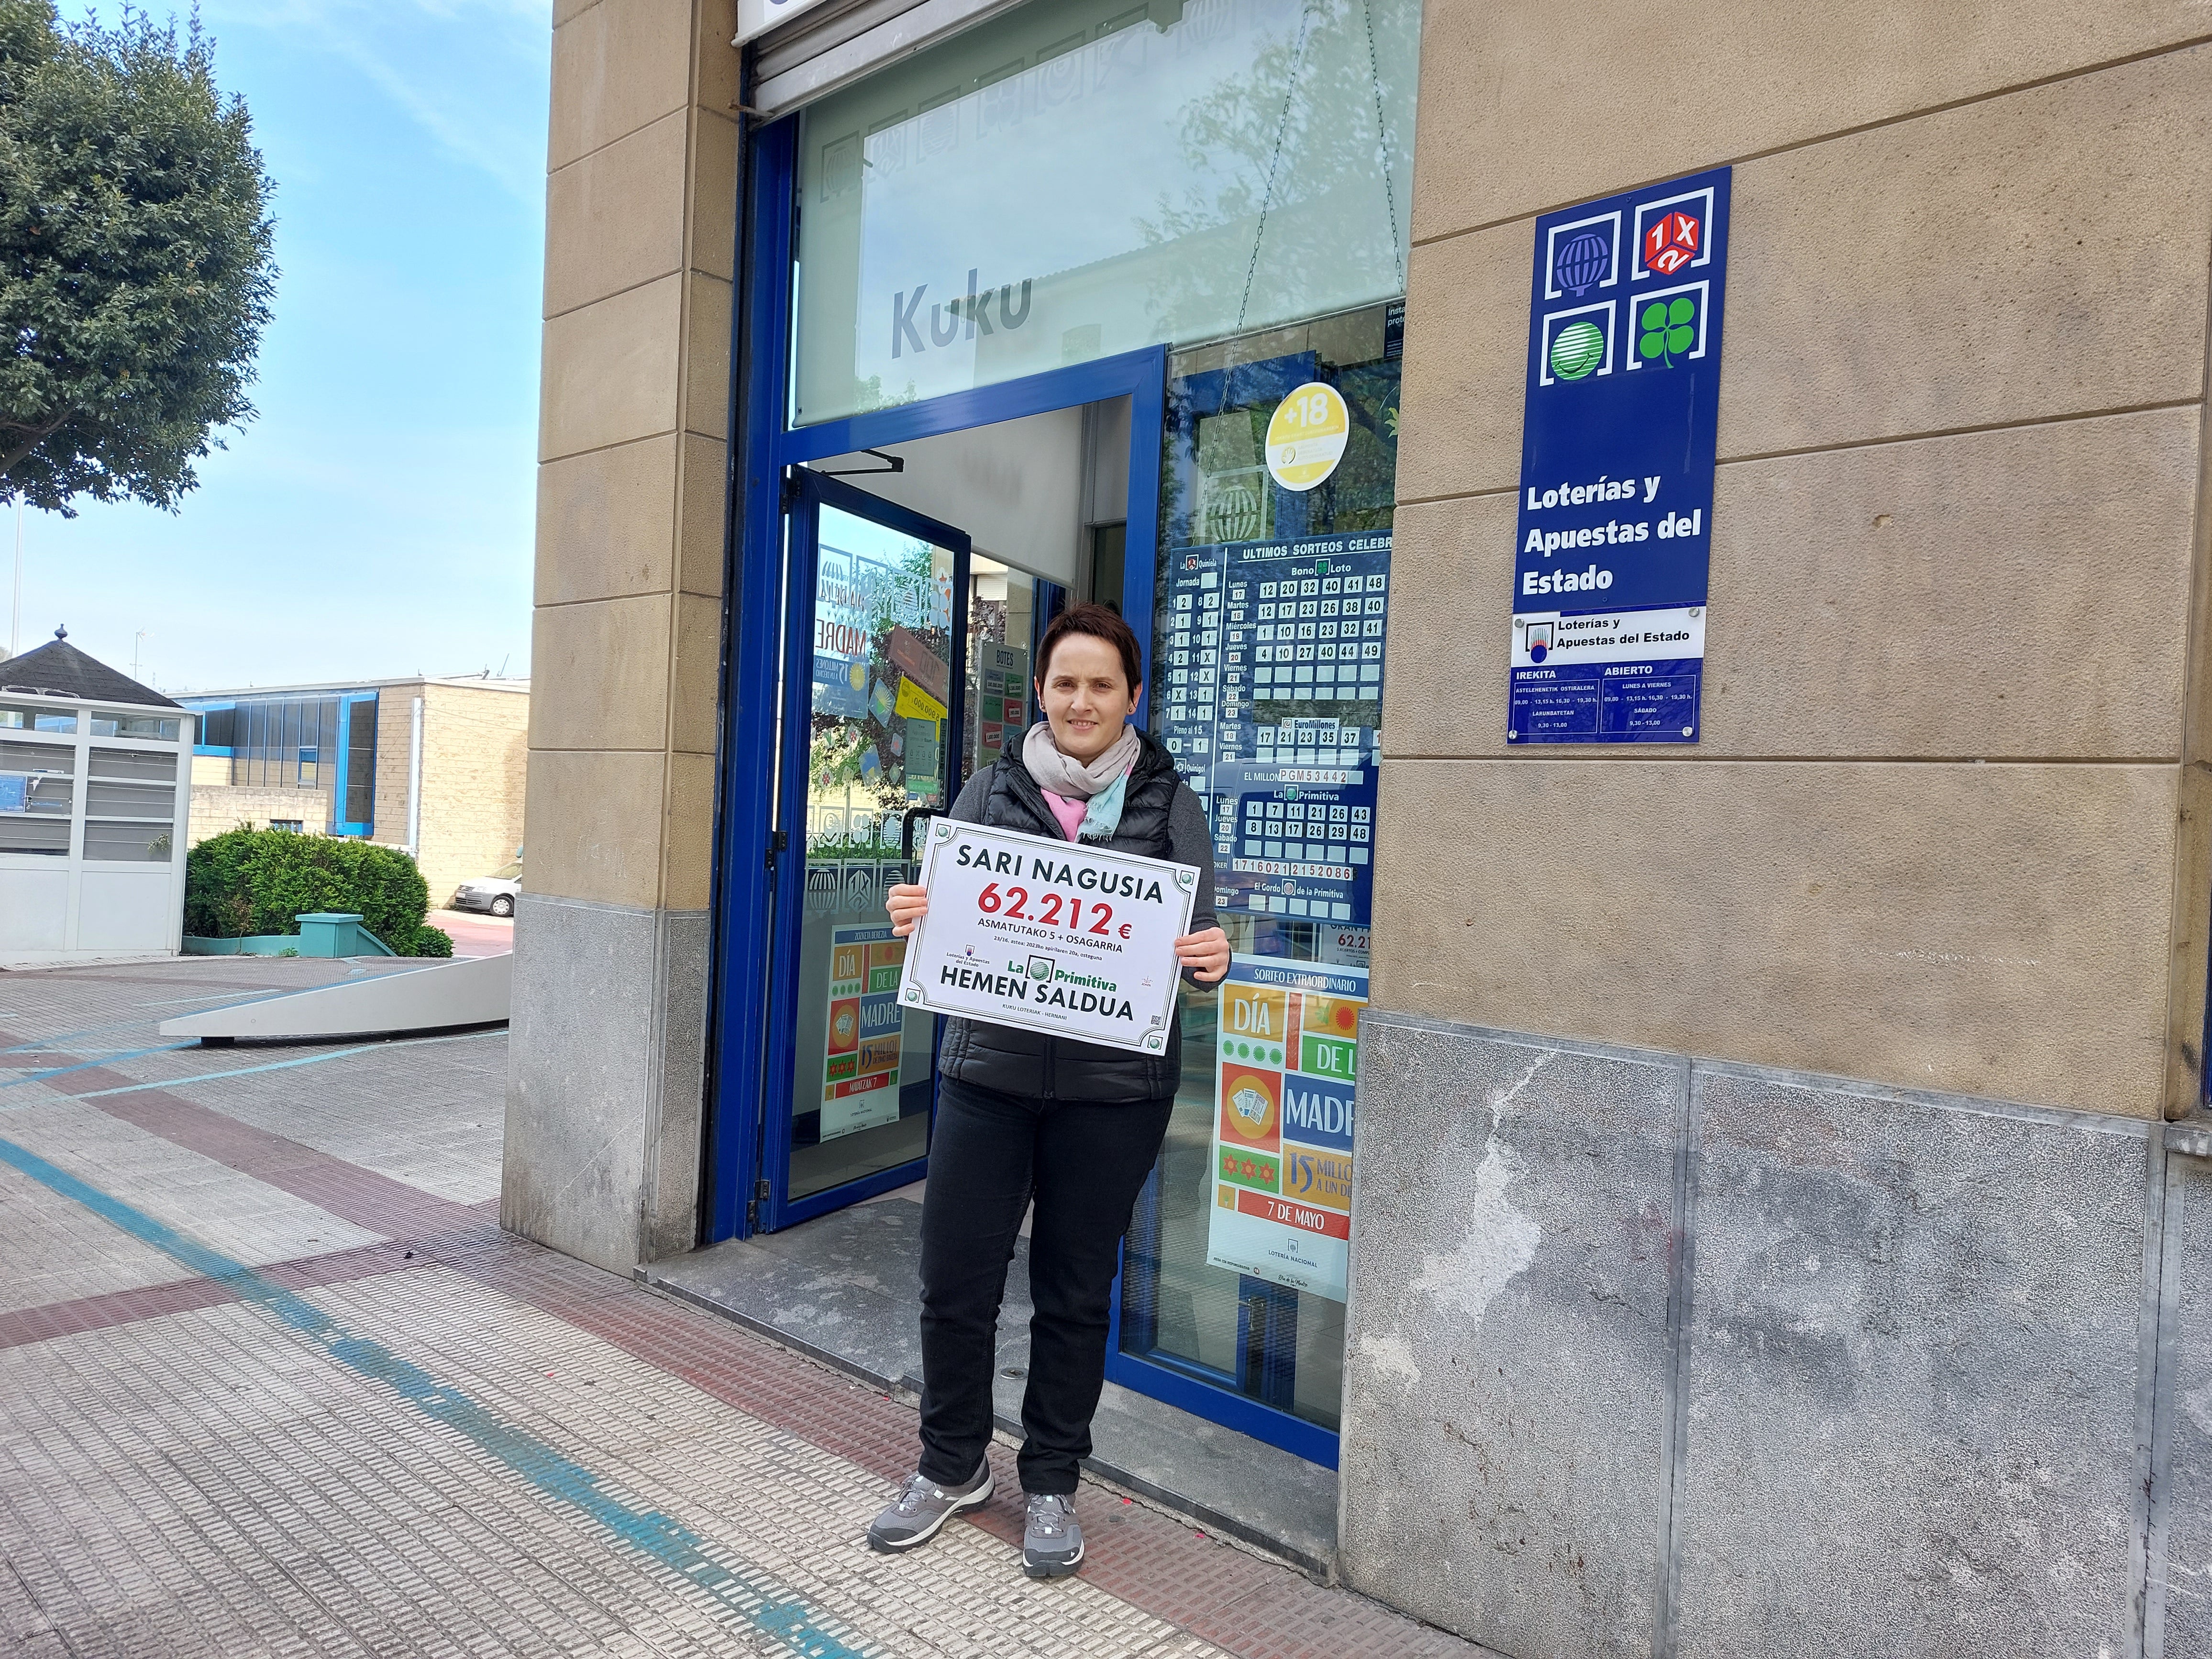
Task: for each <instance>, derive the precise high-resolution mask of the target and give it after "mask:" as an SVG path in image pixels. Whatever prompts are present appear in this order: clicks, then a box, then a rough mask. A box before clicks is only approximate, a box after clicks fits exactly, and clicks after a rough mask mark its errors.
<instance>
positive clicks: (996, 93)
mask: <svg viewBox="0 0 2212 1659" xmlns="http://www.w3.org/2000/svg"><path fill="white" fill-rule="evenodd" d="M1419 28H1420V12H1419V4H1418V3H1417V0H1154V3H1152V4H1150V5H1140V6H1137V7H1134V8H1131V7H1129V6H1127V5H1126V4H1124V3H1121V0H1033V3H1031V4H1029V5H1026V6H1024V7H1021V8H1019V9H1017V10H1014V11H1012V12H1008V13H1006V14H1005V15H1002V16H1000V17H997V18H994V19H993V20H991V21H988V22H986V23H984V24H981V25H980V26H979V27H975V28H973V29H969V30H968V31H966V32H965V33H961V34H959V35H957V36H955V37H953V38H952V39H951V40H947V41H945V42H944V43H943V44H941V45H939V46H934V47H932V48H931V49H930V50H928V51H927V52H921V53H918V54H916V55H915V57H913V58H909V59H908V60H906V61H905V62H903V63H902V64H896V65H893V66H891V67H890V68H887V69H884V70H881V71H879V72H878V73H877V74H875V75H872V76H869V77H868V78H867V79H866V80H865V81H862V82H859V83H857V84H855V85H854V86H852V87H849V88H845V89H843V90H842V91H839V92H836V93H833V94H830V95H829V97H827V98H825V99H823V100H821V101H820V102H818V103H817V104H814V105H812V106H810V107H809V108H808V109H807V110H806V111H805V112H804V114H803V116H802V118H801V119H802V122H803V125H802V127H801V131H800V138H799V154H800V160H799V175H800V176H799V203H800V208H801V211H800V218H799V256H798V260H797V271H796V280H797V283H798V289H799V293H798V303H797V307H796V310H797V315H798V329H797V334H796V340H795V346H794V352H793V391H792V400H793V423H794V424H798V425H804V424H808V423H811V422H819V421H826V420H832V419H836V418H840V417H842V416H849V415H854V414H857V413H860V412H861V411H863V410H870V409H878V408H884V407H887V406H889V405H891V404H899V403H905V402H910V401H913V400H914V399H916V398H929V397H934V396H937V395H939V394H940V393H944V392H956V391H963V390H966V389H968V388H969V387H972V386H985V385H990V384H994V383H996V382H999V381H1002V380H1012V379H1014V378H1016V377H1018V376H1020V375H1024V374H1034V373H1036V372H1038V371H1040V370H1042V369H1048V368H1060V367H1062V366H1064V365H1066V364H1069V363H1076V362H1085V361H1088V360H1090V359H1092V358H1096V357H1100V356H1109V355H1112V354H1115V353H1118V352H1123V351H1128V350H1133V349H1136V348H1139V347H1141V346H1146V345H1154V344H1159V343H1189V342H1193V341H1201V340H1210V339H1220V338H1227V337H1237V336H1243V335H1249V334H1250V333H1251V332H1253V331H1255V330H1264V329H1268V328H1273V327H1277V326H1279V325H1285V324H1288V323H1292V322H1295V321H1296V320H1297V319H1302V318H1306V317H1311V316H1315V315H1318V314H1322V313H1330V312H1336V311H1341V310H1344V309H1346V308H1348V307H1356V306H1360V305H1365V304H1370V303H1373V302H1376V301H1385V300H1389V299H1391V298H1394V297H1395V296H1396V295H1401V294H1402V293H1403V292H1404V291H1405V286H1406V249H1407V225H1408V209H1409V204H1410V196H1409V192H1408V185H1409V182H1410V180H1411V178H1412V174H1413V99H1414V80H1415V67H1416V53H1417V48H1418V45H1419ZM1224 488H1225V490H1229V491H1230V492H1231V493H1230V495H1226V496H1225V498H1224V501H1223V504H1222V506H1221V507H1220V509H1219V510H1220V511H1221V512H1224V513H1232V514H1233V513H1235V512H1237V511H1243V510H1249V505H1247V504H1245V498H1244V497H1242V496H1237V495H1235V494H1234V491H1233V489H1232V487H1231V485H1229V484H1227V483H1225V486H1224ZM1225 522H1226V521H1225ZM1263 533H1264V532H1263Z"/></svg>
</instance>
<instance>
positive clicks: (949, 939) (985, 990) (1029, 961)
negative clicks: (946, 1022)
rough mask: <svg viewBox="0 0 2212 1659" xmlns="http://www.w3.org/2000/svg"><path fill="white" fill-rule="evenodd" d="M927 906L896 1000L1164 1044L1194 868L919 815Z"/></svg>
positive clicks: (1101, 1039) (1138, 1047) (1051, 1029)
mask: <svg viewBox="0 0 2212 1659" xmlns="http://www.w3.org/2000/svg"><path fill="white" fill-rule="evenodd" d="M921 884H922V885H923V886H924V887H927V889H928V890H929V910H928V913H927V915H924V916H923V917H922V919H921V925H920V926H919V927H916V928H915V932H914V933H913V935H912V937H911V939H909V941H908V951H907V956H906V963H905V972H904V976H903V978H902V982H901V985H900V988H899V999H900V1002H901V1004H902V1006H904V1007H907V1008H918V1009H921V1010H922V1011H923V1012H927V1013H933V1014H955V1015H959V1016H962V1017H963V1018H968V1019H981V1020H988V1021H990V1022H991V1023H992V1024H998V1025H1012V1026H1015V1027H1018V1028H1019V1029H1021V1030H1030V1031H1043V1032H1047V1033H1049V1034H1051V1035H1053V1036H1068V1037H1074V1038H1077V1039H1079V1041H1081V1042H1097V1043H1103V1044H1104V1045H1105V1046H1106V1047H1108V1048H1130V1049H1134V1050H1135V1051H1137V1052H1138V1053H1139V1054H1164V1053H1165V1052H1166V1051H1167V1045H1168V1033H1169V1031H1170V1029H1171V1024H1170V1023H1171V1021H1172V1019H1173V1018H1174V1013H1175V998H1176V983H1177V978H1178V975H1179V974H1180V972H1181V969H1180V968H1179V966H1178V965H1177V963H1176V956H1175V941H1176V939H1179V938H1180V937H1182V935H1183V934H1185V933H1188V932H1189V931H1190V911H1191V905H1192V904H1193V902H1194V901H1195V899H1196V897H1197V894H1198V872H1197V871H1195V870H1194V869H1193V868H1191V866H1188V865H1187V864H1170V863H1169V862H1167V861H1166V860H1163V859H1147V858H1139V857H1138V856H1137V855H1136V854H1133V853H1115V852H1109V851H1108V850H1106V849H1105V848H1097V847H1085V846H1079V845H1078V844H1076V843H1075V842H1065V841H1051V840H1048V839H1047V838H1046V837H1044V836H1025V835H1023V834H1021V833H1020V832H1019V831H1018V830H1012V829H992V828H989V827H988V826H987V825H983V824H980V823H958V822H956V821H955V820H953V819H951V818H947V817H939V818H933V819H931V820H930V826H929V838H928V840H927V842H925V843H924V850H923V855H922V864H921Z"/></svg>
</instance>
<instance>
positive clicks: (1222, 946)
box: [1175, 927, 1229, 985]
mask: <svg viewBox="0 0 2212 1659" xmlns="http://www.w3.org/2000/svg"><path fill="white" fill-rule="evenodd" d="M1175 953H1176V961H1177V962H1179V963H1182V965H1183V966H1184V967H1185V968H1188V969H1189V970H1190V972H1191V975H1192V976H1193V977H1194V978H1195V979H1196V980H1197V981H1198V982H1199V983H1200V985H1211V984H1212V983H1213V982H1214V981H1217V980H1218V979H1219V978H1220V977H1221V976H1222V975H1224V974H1225V973H1227V972H1228V971H1229V935H1228V934H1226V933H1223V932H1222V931H1221V930H1220V929H1219V928H1218V927H1207V928H1205V929H1203V930H1201V931H1200V932H1198V933H1185V934H1184V935H1183V936H1182V938H1181V939H1177V940H1176V942H1175Z"/></svg>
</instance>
